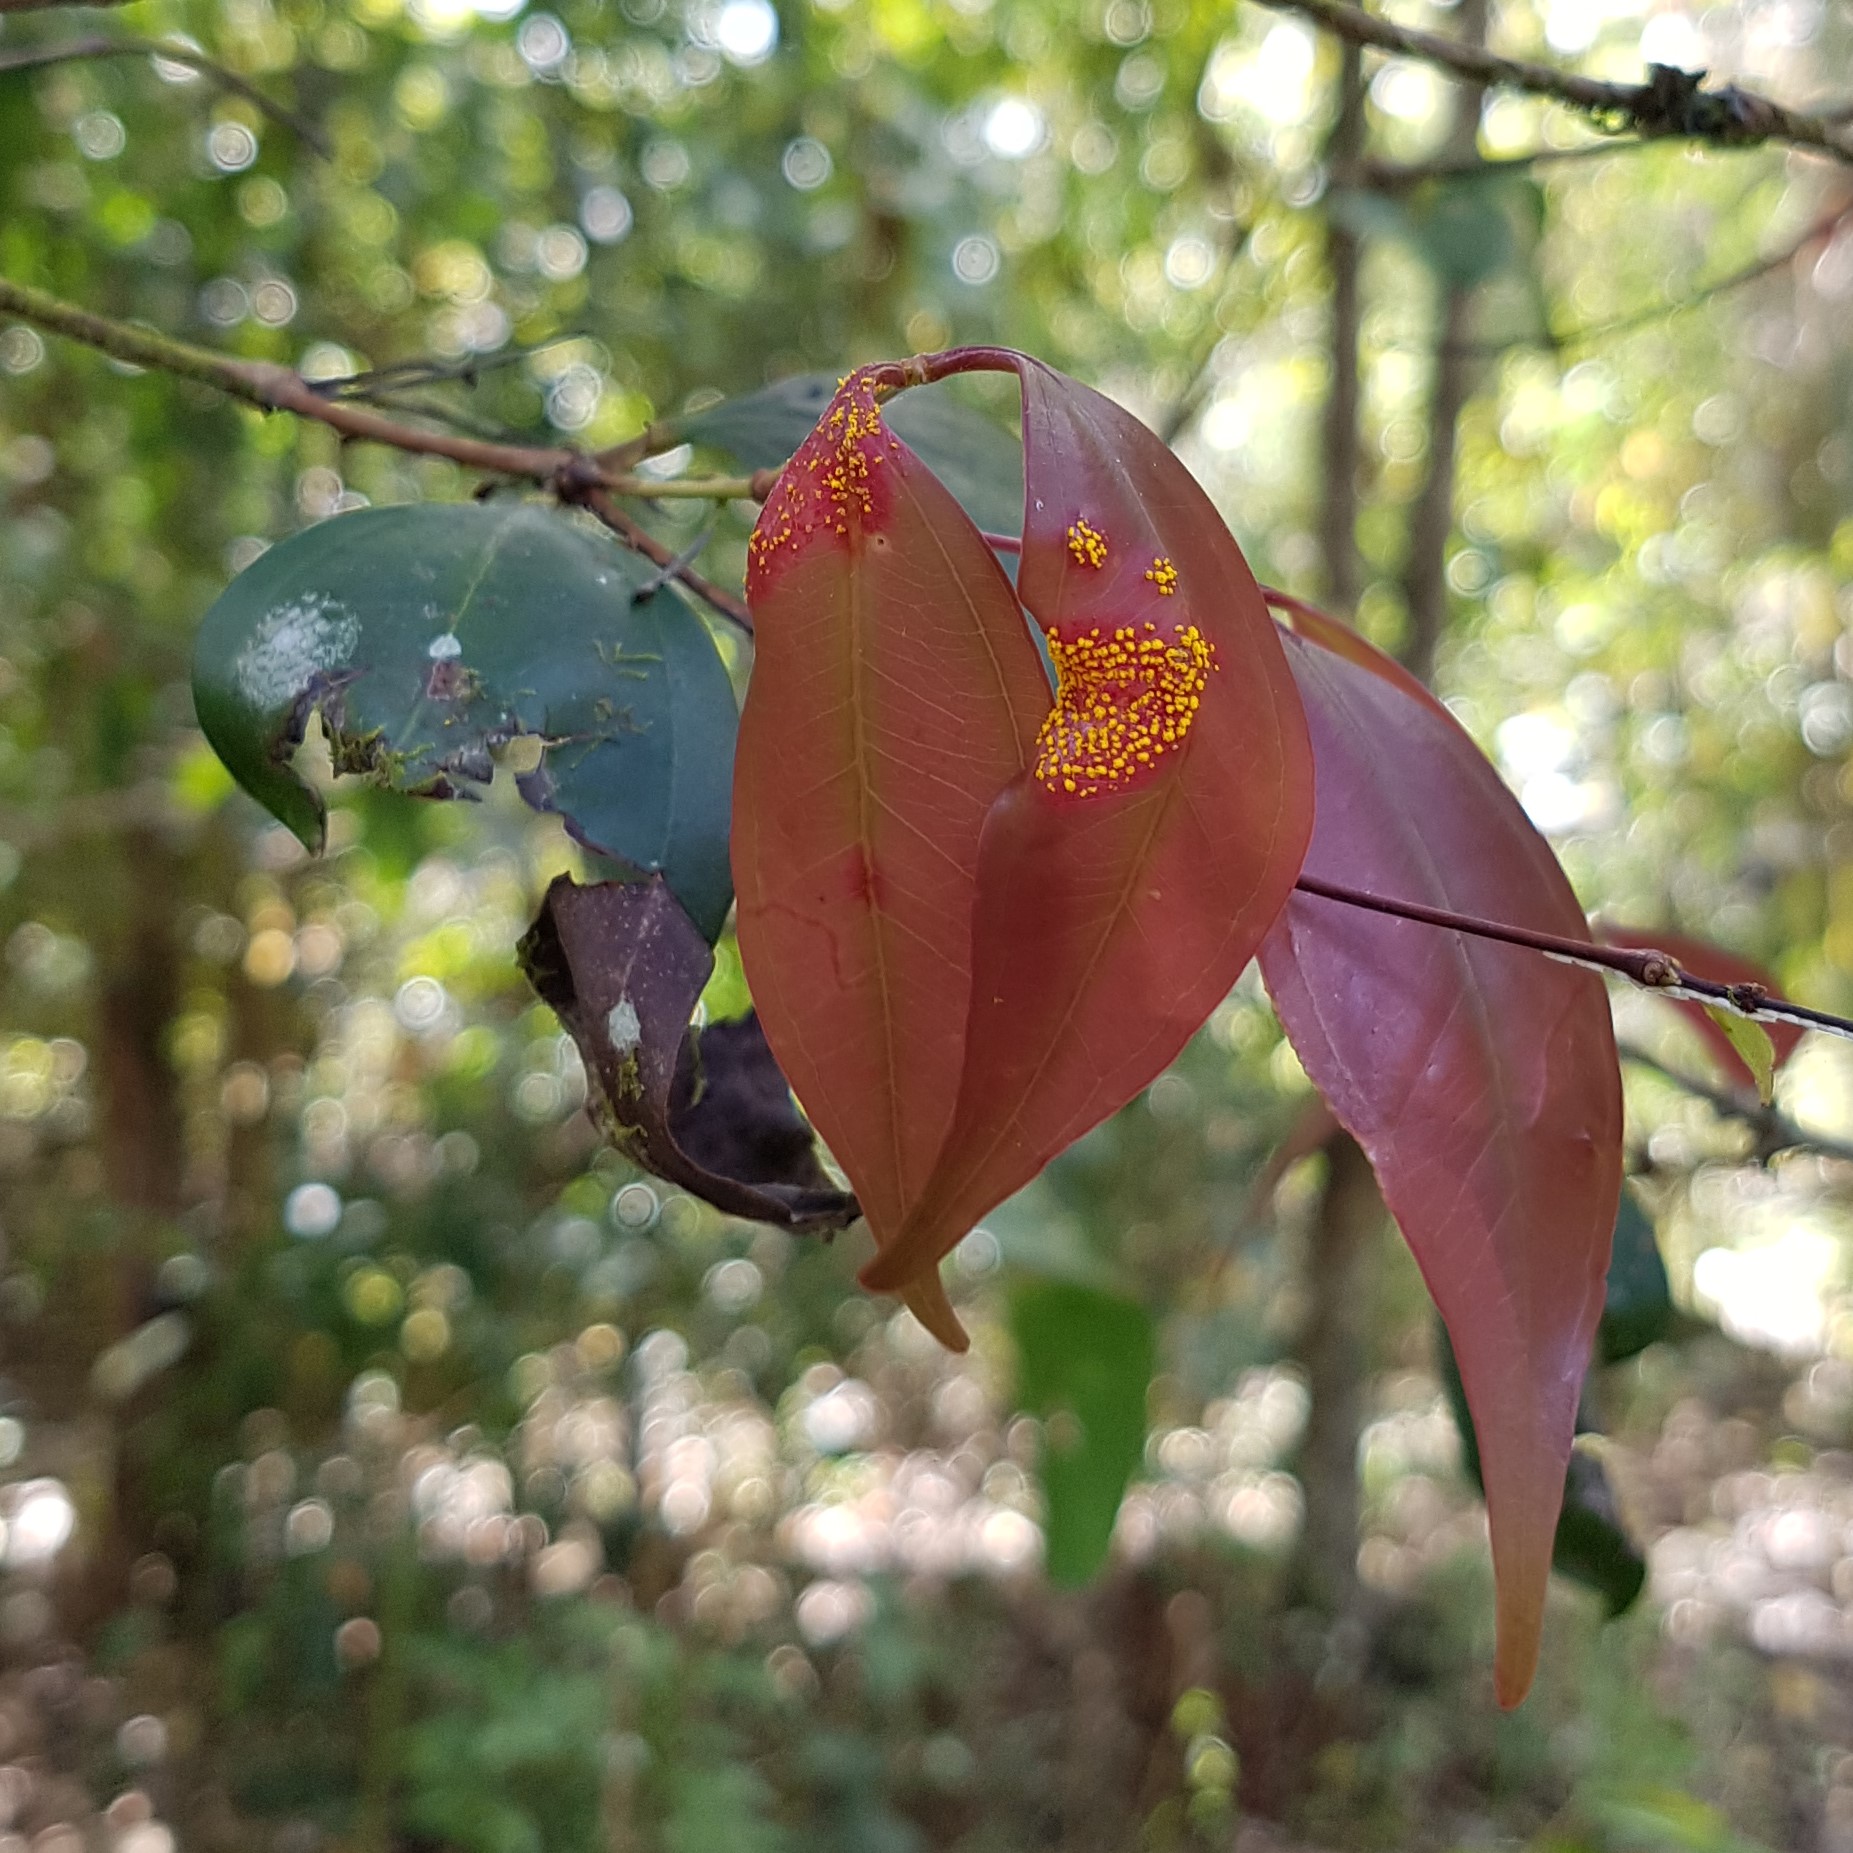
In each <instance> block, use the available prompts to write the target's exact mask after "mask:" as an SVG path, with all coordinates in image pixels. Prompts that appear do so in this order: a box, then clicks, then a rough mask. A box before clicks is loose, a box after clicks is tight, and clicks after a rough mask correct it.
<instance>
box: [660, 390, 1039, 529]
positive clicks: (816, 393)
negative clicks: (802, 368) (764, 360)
mask: <svg viewBox="0 0 1853 1853" xmlns="http://www.w3.org/2000/svg"><path fill="white" fill-rule="evenodd" d="M835 391H836V382H835V380H833V379H832V378H831V377H830V376H829V375H828V374H823V373H804V374H799V375H797V376H796V377H794V378H792V379H789V380H780V381H779V382H778V384H777V385H776V386H768V387H766V388H765V389H764V390H763V391H760V392H753V393H747V394H745V395H743V396H742V397H741V398H738V399H724V400H722V401H721V403H720V404H719V405H714V406H710V407H709V408H708V409H707V411H705V412H696V413H694V414H693V415H692V416H690V417H688V418H683V419H679V420H677V421H676V422H675V425H674V430H675V432H676V435H677V436H678V437H680V438H682V439H683V440H684V441H686V442H688V443H691V444H700V445H703V446H705V447H707V448H708V449H711V450H718V451H722V452H724V453H725V454H726V455H728V456H729V457H731V458H732V459H733V460H734V462H735V463H736V464H738V465H739V467H740V468H741V469H743V470H772V469H777V468H778V466H779V465H780V464H782V463H783V462H784V461H785V459H786V458H787V457H789V456H791V455H792V453H793V452H794V451H796V450H797V448H798V447H799V445H801V444H802V443H803V442H804V440H805V439H806V438H807V437H809V436H810V434H811V430H812V428H813V426H815V425H816V423H817V421H818V419H819V418H821V417H822V416H823V414H824V411H825V408H826V407H828V405H829V403H830V400H831V397H832V395H833V394H834V393H835ZM881 415H882V422H883V423H884V424H885V425H887V426H888V428H889V429H890V430H892V431H894V432H895V433H896V434H897V435H899V436H900V438H901V439H902V440H903V441H904V442H905V443H906V444H907V445H908V447H909V448H910V449H911V450H912V451H913V452H914V453H915V455H916V456H918V457H919V458H920V460H921V462H923V463H924V464H925V465H926V466H927V468H928V469H930V470H931V471H932V472H933V474H934V475H935V476H937V477H938V478H939V480H940V481H941V482H942V483H944V484H945V485H946V487H947V488H948V489H950V490H951V491H952V493H953V496H954V497H955V498H956V499H957V501H958V503H959V505H960V506H961V507H962V508H963V509H964V510H965V512H966V513H967V514H968V515H970V516H971V518H972V520H973V521H975V522H976V523H977V524H978V526H979V527H981V528H984V529H986V530H987V531H988V532H990V533H994V534H998V533H1001V534H1015V533H1017V532H1018V531H1019V530H1020V529H1021V528H1022V526H1023V446H1022V444H1021V443H1020V442H1019V441H1018V439H1017V438H1016V436H1015V435H1014V434H1013V433H1011V432H1010V431H1007V430H1006V429H1005V428H1004V427H1003V426H1002V425H1000V424H998V423H997V422H996V420H995V419H991V418H987V417H986V416H985V414H984V413H983V412H981V411H979V410H978V408H977V407H976V406H974V405H971V404H969V403H968V402H967V401H966V400H964V399H961V398H959V397H958V396H957V395H956V394H955V393H954V392H953V391H952V390H951V389H950V388H948V387H944V386H937V387H934V386H929V387H917V388H915V389H914V390H913V391H911V392H906V393H902V394H900V395H898V396H897V397H896V398H894V399H891V400H889V401H888V403H887V404H886V405H884V406H883V407H882V414H881Z"/></svg>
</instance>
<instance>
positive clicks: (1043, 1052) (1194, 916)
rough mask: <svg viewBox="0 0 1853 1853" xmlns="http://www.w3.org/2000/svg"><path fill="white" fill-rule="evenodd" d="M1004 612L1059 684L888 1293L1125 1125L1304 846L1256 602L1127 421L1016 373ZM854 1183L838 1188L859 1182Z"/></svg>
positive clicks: (1203, 508) (1239, 567)
mask: <svg viewBox="0 0 1853 1853" xmlns="http://www.w3.org/2000/svg"><path fill="white" fill-rule="evenodd" d="M972 364H984V365H991V366H1009V367H1011V368H1013V369H1014V370H1015V371H1016V373H1017V375H1018V377H1019V379H1020V381H1021V384H1022V390H1023V433H1024V440H1023V441H1024V474H1025V485H1026V498H1025V499H1026V511H1025V526H1024V535H1023V548H1022V555H1021V562H1020V566H1019V570H1018V577H1017V589H1018V592H1019V595H1020V596H1021V598H1022V600H1023V603H1024V604H1025V605H1026V606H1027V607H1028V608H1029V611H1030V613H1031V615H1032V616H1033V617H1034V618H1035V619H1036V621H1037V622H1038V623H1039V624H1040V625H1041V626H1042V627H1043V629H1044V633H1045V635H1046V636H1047V638H1048V641H1049V646H1050V651H1051V654H1052V655H1053V657H1054V659H1055V662H1056V665H1057V670H1058V675H1059V684H1058V688H1057V691H1056V699H1055V705H1054V708H1053V709H1052V710H1051V709H1050V705H1049V700H1048V696H1047V694H1046V692H1045V693H1044V694H1043V696H1042V699H1041V703H1040V707H1041V712H1040V713H1039V714H1038V716H1037V719H1038V720H1039V721H1041V722H1042V728H1041V732H1040V734H1039V736H1038V739H1037V745H1036V754H1035V764H1034V765H1033V767H1032V768H1031V769H1030V771H1028V772H1027V773H1025V774H1024V775H1023V776H1022V777H1020V778H1018V779H1016V780H1015V781H1014V782H1013V783H1012V784H1011V785H1010V786H1009V788H1008V789H1007V790H1006V791H1004V792H1003V795H1002V796H1001V797H1000V798H999V799H998V801H997V804H996V805H995V807H994V808H993V809H992V811H991V813H990V815H989V817H987V818H986V820H985V825H984V837H983V843H982V846H981V848H980V852H979V863H978V892H977V907H976V914H975V918H974V923H973V929H972V940H973V981H972V1008H971V1020H970V1025H969V1028H968V1031H967V1035H966V1047H965V1062H964V1068H963V1072H962V1075H961V1077H960V1081H959V1088H958V1109H957V1113H956V1116H955V1117H954V1120H953V1124H952V1129H951V1131H950V1132H949V1133H948V1135H947V1138H946V1145H945V1150H944V1151H943V1152H942V1154H941V1156H940V1161H939V1165H938V1168H937V1169H936V1171H935V1174H934V1177H933V1181H932V1183H931V1184H930V1185H929V1187H928V1189H927V1191H926V1193H925V1196H924V1197H923V1198H922V1200H921V1201H920V1203H919V1204H918V1205H917V1206H916V1207H915V1208H914V1210H913V1211H912V1213H911V1214H910V1215H909V1217H908V1219H907V1223H906V1226H905V1227H904V1229H903V1231H902V1233H901V1234H900V1236H899V1237H898V1238H897V1239H896V1240H895V1241H894V1242H892V1243H890V1244H889V1245H887V1246H886V1247H885V1248H884V1249H883V1250H882V1251H881V1253H880V1254H878V1255H877V1256H876V1258H875V1259H874V1260H873V1261H872V1262H870V1263H869V1265H868V1266H867V1267H866V1268H865V1269H864V1270H863V1280H864V1282H865V1283H866V1284H867V1285H869V1286H870V1287H872V1288H877V1289H884V1290H890V1291H891V1290H893V1289H894V1288H896V1287H899V1286H901V1285H903V1284H904V1283H906V1282H907V1281H909V1280H910V1279H913V1278H916V1277H918V1276H919V1275H921V1274H922V1273H923V1272H925V1271H926V1270H928V1269H930V1268H931V1267H932V1266H933V1265H934V1264H935V1263H936V1262H937V1261H938V1259H939V1258H940V1256H942V1255H943V1254H945V1253H946V1251H947V1250H948V1249H950V1248H951V1247H952V1246H953V1244H954V1243H955V1242H957V1241H958V1240H959V1238H960V1237H961V1236H963V1235H964V1233H965V1232H966V1230H967V1229H969V1228H970V1227H971V1226H972V1224H973V1223H975V1222H976V1221H977V1220H978V1218H979V1217H981V1216H982V1215H984V1213H985V1212H986V1211H987V1210H989V1209H991V1208H993V1207H994V1206H995V1205H996V1204H998V1203H1000V1202H1001V1201H1002V1200H1003V1199H1004V1198H1005V1197H1007V1196H1009V1195H1010V1194H1011V1193H1012V1192H1013V1191H1015V1190H1017V1189H1019V1188H1021V1186H1022V1185H1024V1184H1026V1183H1027V1182H1028V1181H1029V1180H1030V1179H1031V1178H1032V1177H1034V1176H1035V1175H1036V1173H1037V1172H1038V1171H1040V1170H1041V1169H1042V1167H1043V1166H1044V1165H1045V1164H1046V1163H1048V1161H1049V1160H1050V1159H1051V1158H1053V1157H1054V1156H1055V1155H1056V1154H1057V1153H1058V1152H1060V1151H1061V1150H1062V1149H1063V1148H1064V1147H1065V1146H1067V1145H1068V1144H1070V1143H1071V1142H1072V1141H1073V1140H1075V1139H1077V1138H1079V1137H1080V1135H1081V1134H1082V1133H1084V1132H1086V1131H1087V1130H1088V1129H1089V1128H1090V1127H1092V1126H1094V1125H1097V1124H1098V1123H1099V1122H1100V1121H1101V1120H1103V1119H1105V1118H1106V1117H1107V1115H1108V1114H1110V1113H1112V1112H1114V1111H1115V1110H1116V1109H1118V1108H1119V1107H1121V1106H1123V1105H1124V1104H1125V1103H1126V1102H1127V1101H1128V1100H1130V1099H1131V1098H1132V1097H1133V1095H1135V1094H1136V1093H1137V1092H1138V1091H1139V1090H1140V1089H1141V1088H1143V1087H1144V1086H1146V1085H1147V1083H1149V1082H1150V1081H1151V1080H1152V1079H1153V1077H1154V1076H1156V1075H1157V1074H1158V1073H1159V1072H1160V1071H1161V1070H1162V1069H1163V1068H1164V1067H1165V1065H1166V1064H1167V1063H1168V1062H1170V1061H1171V1060H1172V1059H1173V1058H1174V1057H1175V1056H1176V1055H1177V1053H1178V1051H1179V1050H1180V1049H1181V1048H1182V1047H1183V1045H1184V1043H1185V1042H1186V1041H1187V1040H1188V1039H1189V1038H1190V1036H1191V1035H1192V1034H1194V1033H1195V1031H1196V1030H1197V1028H1198V1027H1199V1026H1200V1025H1201V1024H1202V1022H1203V1020H1204V1018H1205V1017H1206V1016H1207V1015H1208V1014H1209V1012H1210V1011H1211V1010H1212V1009H1213V1008H1214V1007H1215V1005H1216V1004H1217V1003H1218V1002H1219V1001H1220V1000H1221V999H1222V998H1223V997H1224V996H1225V995H1226V994H1227V992H1228V990H1229V988H1230V986H1231V985H1233V984H1234V982H1235V980H1236V979H1237V977H1239V976H1240V974H1241V970H1242V967H1243V966H1244V965H1245V964H1246V963H1247V962H1248V960H1249V959H1250V957H1252V956H1253V953H1254V951H1255V948H1256V946H1257V944H1258V943H1259V941H1260V938H1261V935H1262V934H1263V933H1264V932H1265V931H1266V930H1267V928H1268V925H1269V923H1270V922H1271V921H1272V920H1273V919H1274V917H1275V916H1276V914H1277V913H1278V912H1279V910H1280V908H1281V906H1282V904H1283V902H1284V901H1285V899H1286V896H1287V894H1288V893H1289V891H1290V890H1291V888H1292V885H1293V880H1294V876H1295V875H1296V874H1297V873H1298V870H1299V865H1300V858H1301V856H1302V854H1303V853H1304V850H1305V846H1306V842H1307V838H1308V834H1309V831H1310V827H1311V799H1312V779H1311V765H1310V761H1309V752H1308V746H1307V741H1306V731H1305V723H1304V720H1303V718H1302V716H1301V714H1300V706H1299V702H1298V699H1297V698H1296V696H1295V694H1294V690H1293V686H1292V681H1291V678H1290V676H1289V674H1288V671H1287V668H1286V664H1285V661H1284V659H1283V657H1282V654H1281V649H1280V643H1279V640H1278V637H1277V635H1276V632H1275V627H1274V625H1273V624H1272V623H1271V622H1270V621H1269V619H1268V617H1267V611H1266V607H1265V606H1264V605H1263V603H1262V601H1261V595H1260V591H1259V588H1258V587H1257V586H1256V585H1255V582H1254V580H1253V578H1252V577H1251V576H1250V574H1249V571H1248V567H1247V563H1246V562H1245V561H1244V560H1243V558H1242V555H1241V551H1240V549H1239V548H1238V547H1237V546H1236V544H1235V542H1234V540H1233V539H1232V538H1231V537H1230V534H1229V531H1228V529H1227V528H1226V527H1225V526H1224V525H1223V522H1222V520H1221V517H1220V516H1218V515H1217V513H1216V511H1215V509H1214V508H1213V507H1212V506H1211V505H1210V502H1209V500H1208V498H1207V497H1206V496H1205V495H1204V493H1203V491H1202V490H1201V489H1200V488H1199V487H1198V486H1197V484H1196V483H1195V481H1193V480H1192V478H1191V476H1190V474H1189V472H1188V471H1186V470H1185V468H1184V467H1183V465H1182V464H1181V463H1179V462H1178V460H1177V459H1176V458H1175V457H1174V456H1173V455H1172V454H1171V453H1170V451H1169V450H1167V449H1166V448H1165V446H1164V445H1163V444H1162V443H1161V442H1160V441H1159V440H1158V439H1157V438H1156V437H1154V436H1153V435H1152V433H1151V432H1149V431H1148V430H1146V429H1145V427H1144V426H1143V425H1141V424H1140V423H1139V422H1138V421H1137V420H1136V419H1134V418H1133V417H1132V416H1131V415H1130V414H1128V413H1126V412H1124V411H1122V410H1121V409H1120V408H1119V407H1118V406H1116V405H1114V404H1113V403H1112V402H1111V401H1109V400H1107V399H1104V398H1102V397H1101V396H1100V395H1099V394H1098V393H1094V392H1090V391H1089V390H1088V389H1087V388H1086V387H1083V386H1080V385H1077V384H1076V383H1075V382H1074V381H1072V380H1068V379H1065V378H1063V377H1062V376H1061V375H1060V374H1057V373H1054V372H1052V371H1050V370H1049V369H1048V368H1046V367H1043V366H1041V365H1040V364H1038V363H1037V362H1035V361H1032V360H1029V359H1026V358H1024V357H1022V356H1020V355H1010V354H1003V353H1001V352H997V351H992V352H990V353H987V354H985V355H982V356H978V357H976V358H975V359H974V360H973V362H972ZM852 1175H853V1173H852Z"/></svg>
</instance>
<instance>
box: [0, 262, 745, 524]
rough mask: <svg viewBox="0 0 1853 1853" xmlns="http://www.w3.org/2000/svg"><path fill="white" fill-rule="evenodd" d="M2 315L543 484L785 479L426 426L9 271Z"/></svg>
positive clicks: (685, 484)
mask: <svg viewBox="0 0 1853 1853" xmlns="http://www.w3.org/2000/svg"><path fill="white" fill-rule="evenodd" d="M0 313H6V314H12V315H17V316H18V317H19V318H20V319H21V320H22V321H27V322H31V323H33V324H34V325H36V326H37V327H40V328H46V329H49V330H51V332H52V333H53V334H60V335H65V336H67V337H68V338H69V339H71V340H73V341H79V342H81V343H83V345H84V346H86V347H93V348H95V349H97V350H98V352H99V353H104V354H108V355H109V356H110V357H111V358H112V359H114V360H120V361H126V362H127V363H128V364H129V365H131V366H136V367H147V368H150V369H152V370H154V371H156V372H161V373H171V374H173V375H174V376H175V377H176V378H179V379H185V380H193V381H196V382H197V383H198V384H200V385H202V386H210V387H212V388H214V390H216V391H218V392H222V393H224V394H225V395H226V396H227V397H228V398H233V399H241V400H243V401H244V402H245V403H246V404H247V405H255V406H259V407H261V408H262V409H263V410H264V411H267V412H290V413H293V414H294V415H295V416H296V417H298V418H307V419H311V420H313V421H314V422H315V423H316V424H321V425H327V426H329V427H330V428H331V429H332V430H335V431H338V432H340V433H341V435H342V436H343V437H348V438H357V439H361V440H364V441H365V442H367V443H371V444H385V445H388V446H390V447H391V448H392V449H394V450H403V451H410V452H412V453H413V454H415V455H419V456H427V457H447V458H449V459H450V461H451V462H452V463H456V464H461V465H462V466H463V467H464V468H465V469H470V470H482V471H484V472H485V473H487V474H488V475H491V476H509V477H514V478H517V479H519V480H521V481H524V482H534V483H541V484H544V485H545V486H547V487H549V488H556V489H561V490H562V492H563V493H564V490H565V489H566V488H570V487H572V486H574V485H583V486H586V487H590V488H597V489H604V490H608V491H610V492H611V493H612V494H614V495H625V496H634V497H637V498H639V499H647V500H650V501H704V502H732V501H759V500H763V499H764V498H765V497H766V496H767V495H769V494H770V493H771V489H772V484H773V483H774V482H775V481H776V480H777V474H778V473H777V471H775V470H756V471H755V472H754V473H753V474H752V475H751V476H692V477H687V478H685V479H682V480H680V481H674V482H659V481H658V480H656V479H655V478H654V477H649V476H636V475H631V474H628V473H615V472H608V471H604V470H601V469H600V468H599V467H598V465H597V463H596V461H595V460H594V459H592V458H590V457H588V456H586V455H585V453H584V452H583V451H577V450H569V449H567V448H566V447H564V446H557V447H556V446H548V445H536V444H504V443H496V442H492V441H490V440H487V439H483V438H473V437H464V436H460V435H458V434H457V433H455V432H447V431H424V430H421V429H419V428H418V427H417V426H416V425H407V424H402V423H400V422H399V421H398V420H397V419H393V418H388V417H386V416H385V415H384V414H382V413H380V412H377V411H375V410H373V409H372V408H371V407H370V406H366V405H353V404H349V403H347V402H345V401H343V400H339V399H330V398H328V397H327V396H326V395H325V394H323V393H320V392H317V391H316V389H315V385H314V383H313V382H311V381H309V380H306V379H304V378H303V377H302V375H301V374H300V373H297V372H294V371H293V370H292V369H291V368H289V367H280V366H277V365H275V364H274V363H273V362H270V361H261V360H239V359H236V358H234V357H233V356H232V355H230V354H220V353H216V352H214V351H213V350H212V349H211V348H203V347H195V346H194V345H193V344H192V343H191V342H188V341H178V340H176V339H174V337H173V336H171V335H164V334H161V333H159V332H157V331H156V330H155V329H152V328H145V327H142V326H140V325H139V324H136V323H132V322H118V321H115V320H113V319H112V318H110V317H109V316H106V315H97V314H95V313H93V312H92V311H91V310H89V309H80V308H79V307H77V305H76V304H75V303H68V302H65V301H63V300H61V299H60V298H59V297H56V296H53V295H50V294H48V293H47V292H46V291H44V290H40V289H34V288H33V287H32V286H31V285H30V284H26V283H15V282H12V281H11V280H10V279H8V278H5V277H0Z"/></svg>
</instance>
